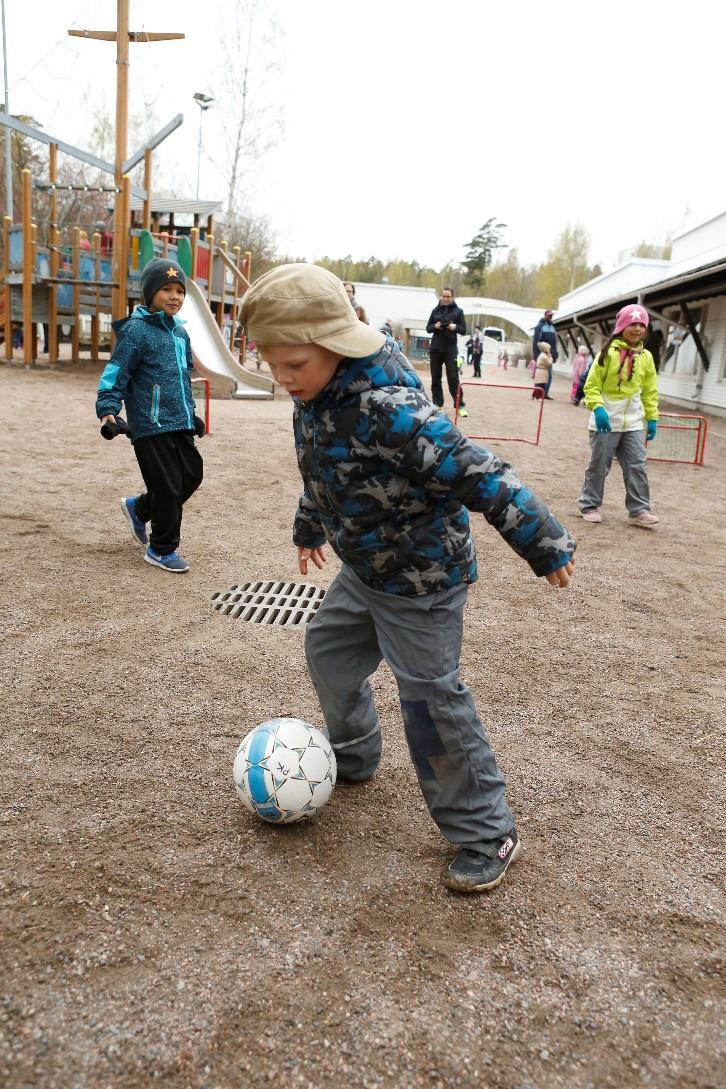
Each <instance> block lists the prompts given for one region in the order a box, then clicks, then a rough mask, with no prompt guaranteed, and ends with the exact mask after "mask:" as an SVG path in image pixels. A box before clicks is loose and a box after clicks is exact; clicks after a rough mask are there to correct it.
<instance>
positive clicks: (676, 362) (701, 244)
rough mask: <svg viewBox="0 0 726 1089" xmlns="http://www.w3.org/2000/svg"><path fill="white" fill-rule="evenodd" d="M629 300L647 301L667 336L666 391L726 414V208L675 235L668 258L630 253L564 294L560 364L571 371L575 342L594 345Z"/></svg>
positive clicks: (697, 407) (662, 377)
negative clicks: (614, 266)
mask: <svg viewBox="0 0 726 1089" xmlns="http://www.w3.org/2000/svg"><path fill="white" fill-rule="evenodd" d="M631 302H637V303H640V304H641V305H642V306H645V307H646V308H647V310H648V312H649V314H650V318H651V329H652V330H653V331H654V332H656V333H657V332H658V331H660V333H661V335H662V344H661V347H660V350H659V356H660V360H659V375H658V386H659V389H660V394H661V397H662V398H663V399H664V400H667V401H671V402H673V403H675V404H677V405H679V406H681V407H685V408H687V409H688V411H690V412H699V411H710V412H715V413H717V414H726V212H722V213H720V214H719V215H717V216H713V217H712V218H711V219H708V220H706V221H704V222H703V223H699V224H697V225H696V226H694V227H689V228H687V229H686V230H683V231H681V232H680V234H678V235H676V237H675V238H674V239H673V246H672V251H671V257H670V260H669V261H655V260H646V259H644V258H632V259H631V260H629V261H626V262H625V263H623V264H621V265H619V266H618V267H617V268H614V269H612V270H610V271H609V272H606V273H603V275H602V276H597V277H596V278H595V279H594V280H590V281H589V282H588V283H586V284H582V285H581V286H580V287H578V288H576V289H575V290H574V291H570V292H569V293H568V294H567V295H563V296H562V298H561V299H560V301H559V306H558V308H557V317H556V318H555V319H554V324H555V327H556V329H557V332H558V336H559V339H560V344H561V346H562V348H563V349H564V351H563V352H562V353H561V354H560V359H559V361H558V363H557V365H556V367H555V370H556V371H557V372H560V373H563V374H569V371H570V364H571V362H572V357H573V355H574V354H575V352H576V350H577V347H576V346H577V344H578V343H581V342H583V341H584V342H585V343H586V344H587V345H588V346H589V347H590V348H591V350H592V351H597V349H598V347H599V346H600V344H601V343H602V342H603V340H604V339H605V337H607V336H609V335H610V332H611V331H612V327H613V319H614V317H615V314H616V313H617V311H618V310H619V309H620V308H621V306H625V305H626V304H627V303H631ZM656 350H657V349H656Z"/></svg>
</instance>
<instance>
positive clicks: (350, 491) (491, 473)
mask: <svg viewBox="0 0 726 1089" xmlns="http://www.w3.org/2000/svg"><path fill="white" fill-rule="evenodd" d="M294 430H295V446H296V449H297V457H298V464H299V466H300V472H301V473H302V477H303V481H304V484H305V488H304V492H303V495H302V496H301V499H300V505H299V507H298V510H297V514H296V516H295V526H294V531H293V542H294V543H295V544H296V545H302V546H303V547H305V548H315V547H318V546H320V545H322V544H323V543H324V542H325V540H326V539H327V540H328V541H329V543H330V545H331V546H332V548H333V549H334V550H335V552H336V553H337V555H338V556H339V557H340V559H341V560H342V561H343V563H346V564H348V565H349V566H350V567H351V568H352V569H353V571H354V572H355V573H356V575H358V577H359V578H360V579H361V580H362V581H363V582H364V583H365V584H366V585H367V586H370V587H372V588H373V589H374V590H381V591H384V592H386V593H391V594H405V595H409V594H428V593H434V592H436V591H438V590H444V589H447V588H449V587H452V586H457V585H460V584H461V583H464V582H474V581H475V580H476V577H477V570H476V553H475V550H474V542H473V541H472V539H471V534H470V531H469V517H468V514H467V508H468V509H469V510H471V511H479V512H480V513H482V514H483V515H484V517H485V518H486V520H487V521H488V522H489V523H490V525H492V526H494V528H495V529H497V530H499V532H500V533H501V535H502V537H503V538H504V540H505V541H506V542H507V544H509V545H511V547H512V548H513V549H514V551H515V552H517V553H518V554H519V555H520V556H523V557H524V558H525V559H526V560H527V562H528V563H529V565H530V567H531V568H532V570H533V571H534V573H535V574H536V575H546V574H549V573H550V572H552V571H555V570H557V568H559V567H562V566H563V564H565V563H567V561H568V560H569V559H570V557H571V555H572V553H573V552H574V549H575V544H574V542H573V540H572V538H571V537H570V535H569V534H568V533H567V531H566V530H565V529H563V527H562V526H561V525H560V523H559V522H558V521H557V519H556V518H555V517H554V516H553V515H552V514H550V512H549V511H548V509H547V507H546V506H545V505H544V504H543V503H542V502H540V500H539V499H537V497H536V496H535V495H533V494H532V492H530V491H528V490H527V489H526V488H525V487H524V486H523V485H522V483H521V482H520V480H519V478H518V477H517V474H516V473H515V472H514V469H512V467H511V465H508V464H507V463H506V462H503V461H500V459H499V458H498V457H496V456H495V455H494V454H493V453H491V451H489V450H486V449H484V448H483V447H479V446H474V445H473V444H472V443H471V442H470V441H469V439H467V438H466V436H464V435H462V433H461V432H460V431H459V430H458V429H457V428H456V427H454V426H453V425H452V424H451V423H450V421H449V420H448V419H447V418H446V416H444V415H443V413H441V412H439V411H438V410H437V409H436V408H435V407H434V406H433V405H432V404H431V402H430V401H429V400H428V398H427V397H426V394H425V393H424V392H423V387H422V385H421V382H420V381H419V378H418V376H417V375H416V374H415V372H414V371H413V369H412V368H411V366H410V365H409V363H408V361H407V360H406V358H405V356H403V355H402V354H401V353H400V352H399V351H398V349H397V348H396V347H395V346H394V344H393V342H392V341H390V340H388V341H386V344H385V345H384V347H383V348H382V349H381V350H380V352H378V353H377V354H376V355H374V356H369V357H368V358H366V359H346V360H343V362H342V363H341V364H340V366H339V367H338V370H337V372H336V374H335V376H334V377H333V379H332V381H331V382H329V383H328V385H327V386H326V387H325V389H324V390H323V391H322V393H320V394H318V396H317V397H316V398H315V399H314V400H312V401H309V402H301V401H298V402H296V403H295V414H294Z"/></svg>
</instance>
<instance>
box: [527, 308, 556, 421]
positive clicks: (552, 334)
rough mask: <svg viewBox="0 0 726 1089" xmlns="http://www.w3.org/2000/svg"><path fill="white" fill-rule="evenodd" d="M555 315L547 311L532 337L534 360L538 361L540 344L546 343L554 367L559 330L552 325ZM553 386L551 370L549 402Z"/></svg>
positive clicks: (548, 387)
mask: <svg viewBox="0 0 726 1089" xmlns="http://www.w3.org/2000/svg"><path fill="white" fill-rule="evenodd" d="M553 315H554V311H553V310H545V312H544V317H542V318H540V319H539V321H538V322H537V328H536V329H535V331H534V336H533V337H532V358H533V359H536V358H537V356H538V355H539V353H540V347H539V346H540V344H541V343H542V341H543V340H544V341H546V343H547V344H549V346H550V354H551V356H552V365H553V367H554V364H555V363H556V362H557V330H556V329H555V327H554V325H553V324H552V317H553ZM551 385H552V370H550V374H549V380H548V382H547V388H546V389H545V397H546V398H547V400H548V401H551V400H552V398H551V397H550V386H551Z"/></svg>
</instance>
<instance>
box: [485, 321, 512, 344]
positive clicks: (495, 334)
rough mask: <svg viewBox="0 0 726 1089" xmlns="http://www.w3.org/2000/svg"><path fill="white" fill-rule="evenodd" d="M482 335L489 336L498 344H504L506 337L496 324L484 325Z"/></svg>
mask: <svg viewBox="0 0 726 1089" xmlns="http://www.w3.org/2000/svg"><path fill="white" fill-rule="evenodd" d="M482 336H485V337H489V339H490V340H498V341H499V343H500V344H504V342H505V341H506V339H507V338H506V337H505V335H504V330H503V329H500V328H499V326H498V325H485V326H484V328H483V329H482Z"/></svg>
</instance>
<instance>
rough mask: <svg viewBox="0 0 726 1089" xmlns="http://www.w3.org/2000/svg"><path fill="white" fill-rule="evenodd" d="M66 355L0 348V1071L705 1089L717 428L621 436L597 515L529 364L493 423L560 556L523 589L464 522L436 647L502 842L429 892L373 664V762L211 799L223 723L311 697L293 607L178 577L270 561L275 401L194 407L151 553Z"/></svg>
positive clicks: (431, 861)
mask: <svg viewBox="0 0 726 1089" xmlns="http://www.w3.org/2000/svg"><path fill="white" fill-rule="evenodd" d="M99 370H100V368H94V367H92V366H91V365H90V364H82V365H80V366H78V367H76V368H71V367H70V366H68V365H63V366H62V369H61V370H60V371H59V372H58V373H52V372H51V371H50V370H48V369H40V368H39V369H36V370H34V371H32V372H30V373H25V372H24V371H23V370H22V368H20V367H15V366H14V367H10V368H9V367H7V366H3V367H0V404H1V405H2V428H0V450H1V451H2V466H3V470H2V485H3V486H2V534H1V544H0V548H1V553H0V555H1V559H2V563H1V567H0V570H1V573H2V584H3V611H2V637H3V670H2V679H3V694H2V724H3V728H2V737H3V750H4V759H3V775H2V795H3V797H2V803H1V804H2V808H1V810H0V812H1V815H2V859H3V867H2V870H3V873H2V900H1V903H2V909H1V910H2V918H1V919H0V924H1V933H2V942H1V949H0V957H1V958H2V959H1V964H0V971H1V978H0V1083H1V1084H2V1085H3V1086H5V1087H6V1089H26V1087H27V1089H31V1087H32V1089H51V1087H53V1089H141V1087H147V1086H152V1085H163V1086H165V1087H169V1089H172V1087H173V1089H176V1087H179V1089H202V1087H204V1089H228V1087H229V1089H231V1087H242V1089H244V1087H248V1086H252V1087H256V1086H266V1085H269V1084H275V1085H277V1086H280V1087H282V1089H288V1087H297V1086H304V1087H310V1089H327V1087H338V1086H344V1087H347V1086H350V1087H355V1089H357V1087H361V1089H372V1087H379V1086H382V1087H386V1089H388V1087H390V1089H394V1087H395V1089H413V1087H418V1086H426V1087H431V1089H453V1087H459V1086H460V1087H467V1089H469V1087H472V1089H473V1087H484V1089H550V1087H557V1086H567V1087H582V1089H585V1087H592V1089H605V1087H613V1089H630V1087H635V1086H652V1087H655V1089H670V1087H672V1089H689V1087H695V1086H698V1087H700V1089H705V1087H716V1086H717V1084H718V1083H719V1076H718V1074H717V1070H718V1068H719V1067H718V1063H717V1054H718V1045H719V1036H720V1038H721V1040H723V1036H722V1035H721V1028H720V1025H721V1024H722V1022H720V1020H719V1006H718V989H717V988H718V979H719V972H720V968H721V964H722V962H721V960H720V959H719V951H720V950H721V949H722V936H723V933H722V930H721V921H722V919H723V912H722V909H723V900H722V899H721V894H720V891H719V847H720V845H721V844H722V842H723V841H722V840H721V839H720V838H719V831H720V830H719V825H718V822H719V819H720V817H722V816H723V795H722V793H721V792H720V787H719V772H720V769H721V766H722V764H721V758H722V753H723V748H722V736H721V733H720V730H721V728H722V724H723V708H724V672H723V665H724V615H725V612H726V610H725V608H724V596H725V594H724V588H725V587H726V578H725V577H724V575H725V572H726V554H725V553H724V540H725V539H726V503H724V498H725V495H724V491H725V485H724V480H725V475H724V468H725V467H726V441H725V440H726V422H724V421H723V420H714V421H713V425H714V426H713V431H714V434H713V435H712V436H711V438H710V440H709V446H708V448H707V451H706V462H707V464H706V466H705V467H704V468H702V469H696V468H693V467H689V466H675V465H663V464H653V465H651V470H650V476H651V486H652V493H653V499H654V509H655V510H656V511H657V512H658V513H659V514H660V515H661V518H662V521H661V524H660V525H659V527H658V528H657V530H656V531H654V532H648V531H642V530H638V529H634V528H632V527H629V526H627V525H626V523H625V511H624V508H623V486H622V480H621V478H620V474H619V472H618V471H617V469H614V471H613V473H612V474H611V477H610V480H609V482H608V489H607V495H606V502H605V506H604V508H603V513H604V516H605V522H604V523H603V524H602V525H601V526H592V525H588V524H585V523H584V522H582V521H581V520H580V519H578V518H577V516H576V510H577V508H576V498H577V494H578V490H579V485H580V481H581V477H582V472H583V469H584V465H585V462H586V457H587V440H586V415H587V414H586V411H585V409H584V408H582V409H575V408H573V407H572V406H571V405H569V404H568V403H567V388H568V387H567V386H566V384H565V382H564V381H563V380H562V379H557V380H556V381H555V386H554V389H553V393H554V395H555V398H556V399H555V400H554V401H553V402H552V403H551V404H550V403H548V404H547V405H546V407H545V423H544V430H543V440H542V444H541V445H540V446H539V447H534V446H526V445H521V444H503V443H502V444H492V445H494V447H495V449H498V450H499V451H500V453H502V454H503V456H505V457H508V458H510V459H511V460H512V461H513V463H514V464H515V465H516V466H517V468H518V469H519V471H520V473H521V475H522V477H523V479H524V480H525V481H526V482H528V483H529V484H530V485H531V486H532V487H533V488H534V489H535V490H536V491H538V492H539V493H540V494H541V495H542V496H543V498H545V499H546V500H547V501H548V502H549V503H550V505H551V506H552V508H553V509H554V511H555V512H556V513H557V514H558V516H559V517H560V518H561V519H562V520H563V521H564V522H565V523H566V524H567V525H568V526H570V528H571V529H572V530H573V531H574V533H575V534H576V536H577V537H578V540H579V550H578V556H577V576H576V580H575V582H574V585H573V587H572V589H571V590H570V591H567V592H561V593H557V592H555V591H552V590H549V589H548V587H547V586H546V584H545V583H544V582H543V581H542V580H536V579H535V578H534V577H533V576H532V575H531V573H530V572H529V569H528V568H527V567H526V565H525V564H523V563H522V561H520V560H519V559H517V557H516V556H515V555H514V553H512V552H511V551H510V550H509V549H508V548H507V547H506V545H504V544H503V542H502V541H501V540H500V539H499V537H498V535H497V534H496V533H495V532H493V531H492V530H491V529H489V527H488V526H487V525H486V523H485V522H484V520H483V519H482V518H480V517H474V519H473V524H474V533H475V536H476V540H477V545H478V551H479V561H480V581H479V582H478V583H477V584H476V586H475V587H474V588H473V589H472V592H471V595H470V603H469V606H468V613H467V627H466V635H465V642H464V650H463V662H462V667H463V677H464V679H465V680H466V681H467V683H468V684H469V685H470V686H471V687H472V689H473V691H474V694H475V697H476V700H477V704H478V706H479V709H480V711H481V714H482V717H483V719H484V721H485V722H486V724H487V727H488V730H489V732H490V735H491V737H492V741H493V744H494V748H495V751H496V753H497V756H498V759H499V761H500V764H501V765H502V767H503V769H504V771H505V774H506V776H507V780H508V789H509V798H510V801H511V804H512V806H513V808H514V810H515V812H516V814H517V815H518V825H519V831H520V835H521V837H522V840H523V845H524V853H523V856H522V860H521V862H519V863H518V865H517V866H516V867H514V868H513V869H512V870H511V871H510V874H509V876H508V878H507V880H506V882H505V884H504V885H502V886H501V888H500V889H499V890H498V891H496V892H495V893H493V894H492V895H489V896H474V897H461V896H457V895H455V894H453V893H449V892H447V891H446V890H445V889H444V888H443V886H442V884H441V881H440V876H441V872H442V869H443V867H444V866H445V864H446V863H447V861H448V860H449V858H450V857H451V854H452V852H451V850H450V849H449V847H448V846H447V844H446V843H445V842H443V841H442V840H441V838H440V837H439V834H438V832H437V830H436V828H435V827H434V825H433V824H432V823H431V821H430V819H429V817H428V814H427V812H426V810H425V808H424V805H423V802H422V800H421V797H420V795H419V793H418V789H417V786H416V782H415V777H414V772H413V768H412V765H411V763H410V761H409V758H408V754H407V750H406V746H405V741H404V737H403V730H402V725H401V721H400V715H399V708H398V704H397V698H396V691H395V686H394V684H393V681H392V677H391V675H390V673H388V671H387V670H385V669H382V670H380V671H379V673H378V674H377V675H376V678H375V680H374V687H375V691H376V694H377V698H378V703H379V708H380V714H381V719H382V725H383V730H384V736H385V750H384V759H383V762H382V765H381V769H380V772H379V774H378V776H377V777H376V778H375V779H374V780H373V781H372V782H370V783H369V784H365V785H360V786H355V787H351V786H345V785H342V784H341V785H340V786H339V787H338V788H337V789H336V790H335V792H334V794H333V797H332V799H331V801H330V802H329V804H328V805H327V807H326V808H325V809H324V810H323V812H322V813H321V814H320V815H319V817H318V818H317V819H316V820H315V821H314V822H312V823H309V824H306V825H304V826H301V825H295V826H291V827H287V828H283V829H279V828H274V827H269V826H266V825H264V824H262V823H261V822H260V821H258V820H257V819H256V818H254V817H253V816H251V815H250V814H248V813H247V812H246V811H245V810H244V809H243V807H242V806H241V804H240V803H239V802H238V800H237V799H236V796H235V793H234V788H233V785H232V780H231V767H232V760H233V757H234V754H235V751H236V748H237V745H238V742H239V740H240V738H241V737H242V736H243V735H244V734H245V733H246V732H247V730H248V729H250V728H251V727H252V726H253V725H256V724H257V723H258V722H260V721H262V720H264V719H266V718H269V717H272V716H275V715H284V714H291V715H296V716H299V717H302V718H304V719H307V720H308V721H310V722H313V723H316V724H320V721H321V720H320V714H319V709H318V706H317V703H316V700H315V695H314V691H313V688H312V685H311V684H310V682H309V680H308V677H307V673H306V669H305V662H304V655H303V647H302V629H299V628H298V629H291V630H290V629H289V630H286V629H282V628H276V627H263V626H260V625H251V624H245V623H243V622H242V621H239V620H232V619H230V618H228V617H225V616H222V615H220V614H218V613H215V612H213V611H212V609H211V607H210V596H211V594H212V593H213V592H215V591H218V590H225V589H228V588H229V587H230V586H232V585H234V584H236V583H240V582H243V581H247V580H253V579H258V578H261V579H267V578H269V579H291V580H294V579H299V576H298V575H297V571H296V566H295V563H294V558H295V556H294V550H293V549H292V547H291V545H290V543H289V541H290V526H291V518H292V514H293V511H294V508H295V503H296V497H297V494H298V490H299V478H298V475H297V469H296V466H295V460H294V451H293V446H292V437H291V432H290V415H291V407H290V404H289V402H288V401H287V399H286V398H285V397H284V396H282V395H278V398H277V399H276V400H275V401H274V402H268V403H252V402H236V401H231V400H218V401H214V402H213V413H214V415H213V432H214V434H213V436H212V437H210V438H208V439H205V440H204V441H203V444H202V450H203V454H204V459H205V468H206V480H205V482H204V485H203V487H202V489H201V490H200V491H199V492H198V493H197V495H196V496H195V497H194V498H193V499H192V501H191V502H190V504H189V506H188V508H187V513H186V515H185V525H184V531H183V533H184V535H183V549H182V551H183V553H184V555H185V556H186V557H187V558H188V559H189V561H190V562H191V563H192V565H193V566H192V570H191V572H190V573H189V574H188V575H185V576H181V577H172V576H169V575H165V574H164V573H162V572H160V571H158V570H156V569H154V568H152V567H149V566H148V565H147V564H144V563H143V562H142V552H141V550H140V549H139V548H138V546H136V545H135V544H134V542H133V541H132V539H131V537H130V534H129V532H128V528H127V526H126V524H125V522H124V520H123V518H122V515H121V512H120V509H119V496H121V495H124V494H129V493H133V491H134V489H135V488H136V487H137V482H138V480H139V477H138V471H137V468H136V463H135V460H134V458H133V455H132V452H131V449H130V447H129V446H128V444H127V443H126V442H125V440H123V439H117V440H115V441H114V442H113V443H106V442H103V441H102V440H100V438H99V436H98V431H97V427H96V423H95V420H94V415H93V402H94V390H95V384H96V377H97V374H98V371H99ZM486 377H487V378H488V379H489V380H496V377H497V372H496V369H495V368H494V369H492V368H487V372H486ZM500 377H501V372H500ZM526 378H528V376H526V374H524V373H523V372H521V371H520V372H519V373H517V372H516V371H514V372H511V371H510V379H511V380H512V381H515V382H517V381H519V382H524V381H525V379H526ZM478 396H479V395H478V394H471V395H470V397H469V404H470V407H471V406H472V405H473V404H474V402H475V400H476V398H477V397H478ZM498 404H500V403H498ZM501 404H502V405H503V402H501ZM524 410H525V409H524V406H523V403H522V402H521V401H520V402H518V408H517V411H524ZM472 411H473V410H472ZM492 415H493V416H496V417H497V423H500V422H501V421H503V420H504V417H505V416H506V411H505V410H504V408H503V407H497V408H494V409H493V410H492ZM336 567H337V561H335V560H334V559H333V560H332V562H330V563H329V567H328V569H327V570H326V572H325V573H324V575H323V576H317V575H316V576H315V578H317V579H318V581H320V582H322V584H323V585H325V584H328V583H329V582H330V580H331V579H332V577H333V576H334V573H335V570H336ZM308 581H314V580H313V579H309V580H308ZM721 1070H722V1073H723V1067H721ZM721 1084H723V1083H721Z"/></svg>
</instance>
